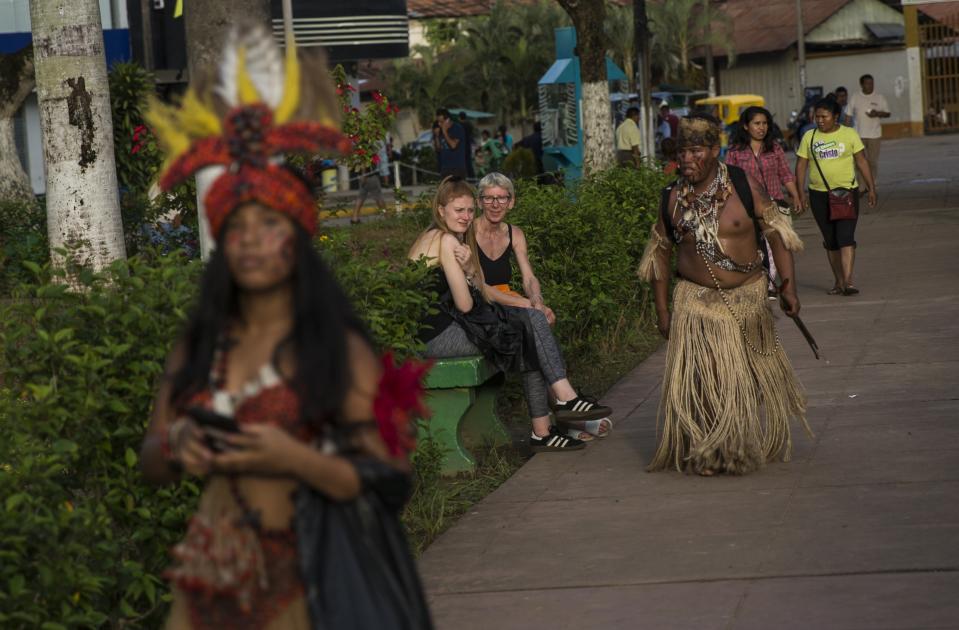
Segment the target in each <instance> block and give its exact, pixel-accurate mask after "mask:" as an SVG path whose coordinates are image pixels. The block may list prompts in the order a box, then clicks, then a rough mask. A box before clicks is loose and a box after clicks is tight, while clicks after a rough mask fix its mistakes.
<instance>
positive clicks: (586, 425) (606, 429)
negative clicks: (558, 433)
mask: <svg viewBox="0 0 959 630" xmlns="http://www.w3.org/2000/svg"><path fill="white" fill-rule="evenodd" d="M559 424H560V425H561V427H562V429H563V430H564V431H565V432H566V435H568V436H570V437H574V438H577V439H580V440H583V438H581V437H579V436H578V435H577V432H578V433H586V434H588V435H589V436H590V437H589V438H587V439H585V440H584V441H586V442H588V441H589V440H592V439H593V438H594V437H598V438H604V437H606V436H607V435H609V434H610V433H611V432H612V430H613V421H612V420H610V419H609V418H600V419H599V420H570V421H568V422H562V421H560V422H559Z"/></svg>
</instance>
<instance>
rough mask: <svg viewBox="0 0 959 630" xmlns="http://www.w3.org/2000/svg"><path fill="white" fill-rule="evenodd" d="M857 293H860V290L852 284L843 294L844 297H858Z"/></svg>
mask: <svg viewBox="0 0 959 630" xmlns="http://www.w3.org/2000/svg"><path fill="white" fill-rule="evenodd" d="M857 293H859V289H857V288H856V287H854V286H852V285H851V284H850V285H849V286H848V287H846V288H845V290H844V291H843V292H842V294H843V295H856V294H857Z"/></svg>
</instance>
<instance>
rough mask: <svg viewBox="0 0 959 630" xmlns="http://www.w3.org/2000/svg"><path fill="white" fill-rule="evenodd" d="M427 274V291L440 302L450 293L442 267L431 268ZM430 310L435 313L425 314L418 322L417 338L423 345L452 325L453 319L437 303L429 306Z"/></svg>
mask: <svg viewBox="0 0 959 630" xmlns="http://www.w3.org/2000/svg"><path fill="white" fill-rule="evenodd" d="M429 273H430V283H429V285H428V286H427V290H428V291H435V292H436V296H437V299H438V300H442V299H443V296H444V295H446V294H447V293H449V291H450V285H449V283H448V282H447V281H446V274H445V273H443V267H442V265H436V266H434V267H432V268H431V269H430V271H429ZM430 310H431V311H436V312H435V313H430V312H427V313H426V315H424V316H423V318H422V319H421V320H420V329H419V334H418V335H417V336H418V337H419V340H420V341H421V342H423V343H429V342H430V341H432V340H433V339H434V338H435V337H436V336H437V335H439V334H440V333H441V332H443V331H444V330H446V329H447V328H448V327H449V325H450V324H452V323H453V318H452V317H451V316H450V315H449V312H448V311H447V309H444V308H440V305H439V303H438V302H434V303H433V304H430Z"/></svg>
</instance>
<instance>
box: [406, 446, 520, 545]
mask: <svg viewBox="0 0 959 630" xmlns="http://www.w3.org/2000/svg"><path fill="white" fill-rule="evenodd" d="M439 451H440V448H439V446H438V445H437V444H436V442H434V441H432V440H424V441H422V442H421V443H420V445H419V448H418V449H417V452H416V457H415V467H416V475H417V476H416V481H415V485H414V489H413V496H412V497H411V498H410V501H409V503H408V504H407V505H406V510H405V511H404V512H403V523H404V525H406V531H407V534H408V536H409V540H410V546H411V547H412V548H413V553H414V554H415V555H417V556H419V555H420V554H421V553H422V552H423V551H424V550H425V549H426V547H427V546H428V545H429V544H430V543H431V542H433V540H435V539H436V537H437V536H439V535H440V534H442V533H443V532H444V531H446V530H447V529H449V527H450V526H451V525H453V524H454V523H455V522H456V521H457V519H459V517H460V516H462V515H463V514H465V513H466V511H467V510H469V509H470V507H472V506H473V505H475V504H476V503H478V502H479V501H481V500H482V499H483V498H484V497H486V496H487V495H488V494H490V493H491V492H493V490H496V488H498V487H499V486H500V485H502V483H503V482H504V481H506V480H507V479H509V478H510V477H512V476H513V473H514V472H516V471H517V470H518V469H519V467H520V466H522V465H523V463H524V462H525V461H526V459H528V458H527V457H524V456H523V455H522V454H521V453H520V452H519V451H518V450H516V449H513V448H509V447H501V448H494V447H489V448H486V449H484V450H483V451H481V452H479V453H476V455H477V466H476V471H475V472H473V473H472V474H469V475H460V476H458V477H449V478H444V477H441V476H440V474H439V464H438V459H437V458H438V457H440V456H441V453H440V452H439Z"/></svg>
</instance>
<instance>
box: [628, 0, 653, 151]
mask: <svg viewBox="0 0 959 630" xmlns="http://www.w3.org/2000/svg"><path fill="white" fill-rule="evenodd" d="M633 37H634V40H633V41H634V43H633V49H634V50H635V51H636V81H635V83H636V91H637V92H639V98H640V104H641V105H640V109H639V122H640V129H639V130H640V132H641V133H642V136H641V137H642V140H643V145H642V154H643V155H644V156H646V157H650V158H651V157H653V156H654V155H655V154H656V141H655V138H656V131H655V130H654V129H653V120H654V118H655V116H654V114H653V107H652V95H651V94H650V91H651V88H652V87H653V82H652V77H651V76H650V75H651V74H652V73H651V72H650V52H649V16H648V15H647V13H646V0H633ZM629 76H633V75H629Z"/></svg>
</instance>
